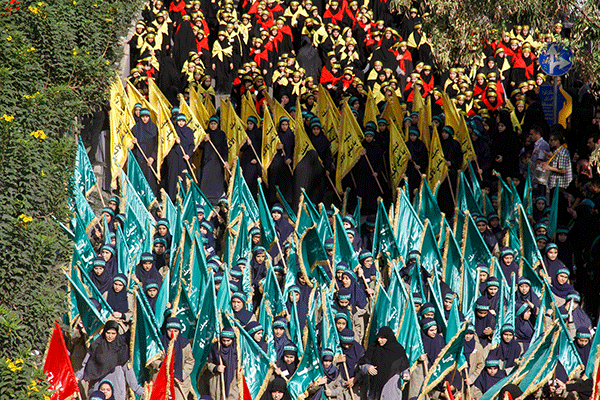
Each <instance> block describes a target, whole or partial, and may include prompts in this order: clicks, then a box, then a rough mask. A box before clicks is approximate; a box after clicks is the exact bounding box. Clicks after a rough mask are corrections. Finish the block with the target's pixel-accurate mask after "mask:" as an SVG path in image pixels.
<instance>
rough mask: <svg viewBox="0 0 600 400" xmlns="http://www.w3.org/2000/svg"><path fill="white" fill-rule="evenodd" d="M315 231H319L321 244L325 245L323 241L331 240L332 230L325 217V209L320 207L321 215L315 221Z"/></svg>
mask: <svg viewBox="0 0 600 400" xmlns="http://www.w3.org/2000/svg"><path fill="white" fill-rule="evenodd" d="M317 230H318V231H319V236H320V237H322V238H324V240H323V243H325V240H327V239H330V238H333V230H332V229H331V225H330V224H329V217H328V216H327V211H326V210H325V207H321V213H320V214H319V219H318V221H317Z"/></svg>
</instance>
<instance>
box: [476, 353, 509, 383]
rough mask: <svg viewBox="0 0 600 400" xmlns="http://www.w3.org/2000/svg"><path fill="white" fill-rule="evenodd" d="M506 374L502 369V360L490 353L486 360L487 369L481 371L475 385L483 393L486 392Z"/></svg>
mask: <svg viewBox="0 0 600 400" xmlns="http://www.w3.org/2000/svg"><path fill="white" fill-rule="evenodd" d="M505 376H506V373H505V372H504V371H503V370H501V369H500V360H498V358H497V357H496V356H495V355H493V354H490V355H489V356H488V358H487V359H486V360H485V369H484V370H483V371H481V374H480V375H479V376H478V377H477V379H476V380H475V383H474V384H473V386H475V387H476V388H477V389H479V391H481V393H485V392H487V391H488V390H489V389H490V388H491V387H492V386H494V385H495V384H496V383H498V382H499V381H500V380H501V379H502V378H504V377H505Z"/></svg>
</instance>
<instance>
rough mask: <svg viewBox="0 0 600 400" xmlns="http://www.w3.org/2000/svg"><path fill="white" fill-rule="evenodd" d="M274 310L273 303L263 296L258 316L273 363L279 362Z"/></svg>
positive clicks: (268, 353)
mask: <svg viewBox="0 0 600 400" xmlns="http://www.w3.org/2000/svg"><path fill="white" fill-rule="evenodd" d="M274 317H275V315H273V310H272V309H271V303H270V301H269V300H268V299H267V298H264V297H263V300H262V302H261V303H260V314H259V316H258V323H259V324H261V325H262V327H263V329H264V330H263V340H264V341H265V342H266V343H267V355H268V356H269V361H270V362H272V363H276V362H277V352H276V351H275V343H274V341H273V319H274Z"/></svg>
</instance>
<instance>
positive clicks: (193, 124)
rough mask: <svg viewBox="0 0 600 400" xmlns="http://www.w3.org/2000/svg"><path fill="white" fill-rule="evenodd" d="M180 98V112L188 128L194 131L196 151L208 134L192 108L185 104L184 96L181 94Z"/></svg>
mask: <svg viewBox="0 0 600 400" xmlns="http://www.w3.org/2000/svg"><path fill="white" fill-rule="evenodd" d="M178 97H179V112H180V113H182V114H184V115H185V117H186V119H187V121H186V123H187V126H188V127H189V128H190V129H191V130H192V132H194V149H196V148H198V146H199V145H200V142H201V141H202V139H203V138H204V135H206V132H205V131H204V128H202V125H201V124H200V121H198V118H196V115H194V113H193V112H192V109H191V107H190V106H189V105H188V104H187V103H186V102H185V99H184V98H183V95H182V94H179V96H178Z"/></svg>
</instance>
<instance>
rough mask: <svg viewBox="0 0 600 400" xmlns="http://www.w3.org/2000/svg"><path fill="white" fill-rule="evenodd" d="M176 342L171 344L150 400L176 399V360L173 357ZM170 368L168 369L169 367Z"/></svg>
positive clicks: (153, 386) (172, 341)
mask: <svg viewBox="0 0 600 400" xmlns="http://www.w3.org/2000/svg"><path fill="white" fill-rule="evenodd" d="M174 344H175V341H174V340H171V342H170V343H169V349H168V350H167V356H166V357H165V360H164V361H163V363H162V365H161V366H160V370H158V375H157V376H156V380H155V381H154V384H153V385H152V394H151V395H150V400H173V399H175V378H174V376H173V368H174V366H175V358H174V357H173V345H174ZM167 366H168V367H167Z"/></svg>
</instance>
